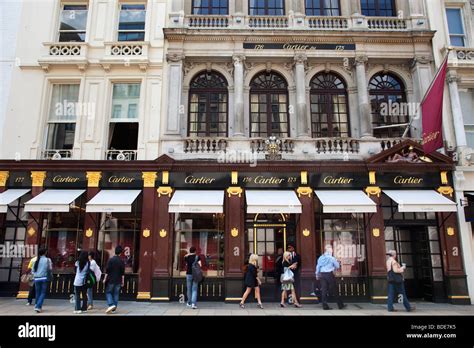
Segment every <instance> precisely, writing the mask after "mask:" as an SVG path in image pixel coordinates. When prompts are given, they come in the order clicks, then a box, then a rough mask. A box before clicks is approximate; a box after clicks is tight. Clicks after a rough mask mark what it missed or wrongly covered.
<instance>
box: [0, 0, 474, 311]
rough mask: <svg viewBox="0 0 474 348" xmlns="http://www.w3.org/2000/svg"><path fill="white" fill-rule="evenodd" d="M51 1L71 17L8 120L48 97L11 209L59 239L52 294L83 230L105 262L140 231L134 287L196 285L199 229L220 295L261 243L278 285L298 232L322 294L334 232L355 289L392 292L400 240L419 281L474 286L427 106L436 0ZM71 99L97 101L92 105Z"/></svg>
mask: <svg viewBox="0 0 474 348" xmlns="http://www.w3.org/2000/svg"><path fill="white" fill-rule="evenodd" d="M35 6H40V5H35ZM41 6H43V7H41ZM41 6H40V7H41V8H40V9H38V8H36V9H33V10H34V11H32V12H31V13H30V15H31V16H33V13H34V14H35V15H36V13H37V11H40V10H42V11H43V13H44V14H46V13H48V16H50V17H51V13H54V14H55V16H57V18H61V19H62V20H61V25H59V28H60V29H57V28H58V27H57V26H56V29H53V28H49V29H50V30H49V31H48V30H47V28H42V29H41V30H45V32H46V31H48V32H49V36H48V35H45V37H48V38H49V39H48V40H49V42H47V43H45V44H44V49H43V52H37V55H36V56H33V58H32V59H31V65H29V66H24V67H21V70H18V71H16V72H15V73H16V74H17V76H16V78H15V80H14V85H13V87H12V90H13V92H12V93H14V95H15V96H17V95H18V93H19V90H20V88H21V89H22V90H24V89H25V88H31V89H32V90H31V91H28V95H30V93H31V94H32V96H31V98H29V101H30V103H24V102H23V99H21V98H20V97H18V98H17V99H13V100H12V101H11V102H10V103H11V104H10V105H11V107H10V110H11V111H10V114H9V115H8V116H7V125H6V127H5V129H6V130H8V129H14V125H18V124H22V123H25V122H24V121H26V117H27V116H26V115H27V114H26V113H25V112H26V109H28V110H31V108H32V106H34V105H36V106H37V108H36V107H33V109H34V110H35V113H36V114H37V115H36V116H35V117H30V118H29V119H28V120H29V121H30V122H29V123H30V124H31V123H32V122H33V120H35V121H34V122H36V123H35V124H36V127H34V129H33V130H25V133H26V134H24V133H23V130H22V132H21V134H18V132H16V133H15V132H8V131H6V132H5V134H6V138H5V139H6V140H5V141H4V146H3V151H4V154H3V157H4V158H5V159H4V160H2V161H0V171H1V173H2V177H1V178H2V180H0V187H2V191H3V193H2V199H3V200H2V202H3V205H2V206H1V207H2V208H3V211H4V212H5V213H6V214H3V215H0V216H2V219H3V226H4V240H5V241H7V240H9V241H13V242H14V241H17V240H24V241H25V243H26V244H36V245H37V244H46V245H47V246H48V249H49V252H50V254H51V257H52V258H53V262H54V265H55V278H54V281H53V282H52V284H51V288H50V292H51V295H53V296H67V295H68V294H69V293H70V291H71V290H70V287H71V280H72V277H73V274H72V270H71V268H72V264H73V261H74V259H75V257H76V254H75V253H76V251H77V250H78V249H87V250H89V249H92V250H97V251H98V254H99V255H98V259H99V260H100V262H101V264H104V263H105V262H106V261H107V259H108V257H109V256H110V254H111V252H112V250H113V248H114V247H115V246H116V245H118V244H121V245H123V246H124V247H125V253H124V255H123V258H124V261H125V262H126V273H127V275H126V285H125V287H124V289H123V293H124V294H125V295H128V296H130V297H131V298H136V299H139V300H152V301H174V300H179V299H182V298H183V296H184V294H185V287H186V282H185V267H184V262H183V257H184V255H185V254H186V252H187V250H188V249H189V247H190V246H192V245H194V246H196V247H197V249H198V252H199V253H200V254H201V255H202V257H203V258H204V259H205V261H206V262H205V264H206V267H205V270H206V278H205V281H204V282H203V283H202V284H201V285H200V290H199V294H200V296H201V298H202V299H206V300H217V301H230V302H232V301H238V300H239V298H240V296H241V294H242V290H243V281H242V279H243V265H244V264H245V261H246V258H247V257H248V255H249V253H255V254H257V255H258V256H259V266H260V269H259V272H260V274H259V275H260V277H261V278H262V281H263V286H262V287H263V289H262V293H263V294H264V298H265V299H267V300H275V299H276V298H277V297H278V295H277V293H278V288H277V274H276V273H275V261H276V258H277V257H278V255H279V254H280V253H281V252H282V251H283V250H286V247H287V246H288V245H289V244H293V245H294V246H296V250H297V252H298V253H299V254H300V256H301V264H300V274H301V286H300V287H299V295H300V296H301V299H302V300H303V301H308V302H312V301H314V300H316V296H315V293H316V287H317V284H316V281H315V277H314V270H315V263H316V259H317V257H318V256H319V255H321V253H322V251H323V250H324V246H325V245H327V244H331V245H333V247H334V250H335V252H336V256H337V257H338V258H339V259H340V260H341V261H342V268H341V270H340V271H338V273H337V276H338V289H339V292H340V294H341V295H342V296H344V297H345V298H346V300H348V301H372V302H383V301H385V300H386V298H387V297H386V296H387V295H386V269H385V261H386V255H385V253H386V250H388V249H396V250H397V251H398V253H399V255H400V258H401V261H402V262H404V263H406V264H407V267H408V272H407V274H406V280H407V288H408V296H409V297H412V298H417V299H425V300H427V301H435V302H451V303H470V298H469V295H468V288H467V278H466V268H465V266H464V262H463V248H462V247H461V241H463V242H464V240H463V237H462V236H461V234H460V233H459V228H460V227H459V225H458V213H459V212H458V208H457V206H456V202H455V197H454V195H453V191H454V190H453V185H454V181H453V180H454V179H453V172H454V171H455V168H456V167H455V162H454V161H453V158H451V157H450V156H446V155H442V154H438V153H435V154H432V155H425V154H424V153H423V151H422V147H421V145H420V144H419V139H420V138H421V121H420V119H419V118H416V117H415V118H413V117H412V116H414V114H415V113H416V112H415V111H413V110H414V108H413V105H416V103H419V102H420V101H421V99H422V98H423V95H424V94H425V91H426V90H427V89H428V88H429V84H430V81H431V80H432V79H433V77H434V72H435V68H436V65H435V64H434V63H433V61H434V55H433V37H434V34H435V32H434V31H433V30H432V27H431V25H432V24H431V23H430V19H429V11H428V7H427V5H426V4H425V2H424V1H422V0H414V1H410V2H406V1H399V0H394V1H365V0H346V1H344V0H341V1H338V0H335V1H318V0H314V1H302V0H301V1H300V0H276V1H267V0H263V1H260V0H259V1H257V0H255V1H254V0H249V1H237V0H219V1H212V2H211V1H198V0H194V1H192V0H184V1H183V0H177V1H176V0H174V1H168V2H164V1H158V0H149V1H148V2H146V3H143V2H135V1H130V2H103V1H100V0H97V1H93V0H91V1H89V2H85V3H84V4H81V5H78V4H77V3H76V2H75V3H74V6H75V7H74V8H71V7H67V6H73V5H69V4H67V3H60V2H51V4H50V5H49V7H47V6H45V5H41ZM76 6H79V7H76ZM81 6H82V7H81ZM84 6H86V8H87V10H85V9H84ZM70 11H74V14H75V16H76V17H75V18H73V19H74V20H73V21H69V19H71V18H70V17H71V12H70ZM84 11H87V12H88V13H87V16H86V15H85V14H84ZM77 12H79V19H78V18H77V15H78V13H77ZM81 16H82V17H87V20H84V19H82V20H81ZM73 17H74V16H73ZM103 18H107V20H101V19H103ZM24 20H27V18H25V19H24ZM56 22H57V21H56ZM143 22H145V23H143ZM51 23H54V20H51ZM45 27H46V26H45ZM71 27H73V28H74V29H71ZM84 27H85V28H86V29H84ZM61 28H62V29H61ZM39 32H41V31H38V30H35V35H39ZM29 34H30V35H32V33H29ZM25 35H26V33H25ZM58 35H59V36H58ZM20 37H22V36H21V33H20ZM82 37H84V43H82V42H81V41H80V40H82ZM158 38H159V39H158ZM132 39H133V40H134V41H130V40H132ZM29 40H30V41H31V38H29ZM43 40H45V39H42V41H43ZM71 40H72V41H73V43H71V42H70V41H71ZM30 41H28V39H27V38H25V40H24V41H23V42H30ZM45 41H46V40H45ZM58 41H59V42H58ZM78 41H79V42H78ZM64 42H66V43H64ZM27 48H28V47H27V45H25V46H24V47H23V49H24V50H25V51H24V52H25V54H28V55H30V56H31V52H32V50H31V49H29V50H28V53H26V52H27V51H26V50H27ZM33 51H34V50H33ZM20 52H21V49H20ZM63 52H75V53H67V54H66V53H63ZM27 81H28V83H26V82H27ZM74 82H76V83H74ZM15 84H16V85H15ZM56 85H59V87H56ZM15 86H16V90H17V92H15ZM38 91H41V93H39V92H38ZM33 92H34V93H33ZM33 94H34V95H33ZM71 101H72V102H73V104H78V105H82V104H81V102H82V101H86V102H85V105H84V107H83V109H86V112H85V116H86V117H82V118H80V117H78V116H77V114H75V113H71V112H69V109H68V108H67V106H68V105H69V102H71ZM92 105H94V106H95V108H93V112H90V111H89V110H88V109H89V108H91V106H92ZM53 106H54V110H53ZM410 108H411V109H410ZM81 111H82V110H81ZM412 118H413V121H411V119H412ZM28 132H32V134H29V135H30V136H28ZM19 137H21V138H22V139H28V140H24V141H19V140H18V138H19ZM32 139H34V140H32ZM136 139H137V140H136ZM135 140H136V143H137V146H136V148H133V145H135ZM11 144H15V146H17V148H13V147H12V146H11ZM7 145H8V146H7ZM16 152H18V153H19V154H20V155H18V154H16ZM446 153H447V154H449V153H448V152H446ZM15 157H16V158H17V161H14V160H12V159H14V158H15ZM18 157H19V158H18ZM23 158H25V159H23ZM7 232H8V238H7ZM453 250H457V252H452V251H453ZM27 261H28V260H27V259H24V260H23V261H21V260H20V261H17V270H18V272H20V270H19V267H20V266H21V267H22V269H23V271H24V269H25V265H26V262H27ZM14 268H15V267H14V265H13V264H11V265H7V266H5V267H4V269H5V270H7V271H4V272H5V273H6V272H8V274H9V277H10V278H9V279H8V280H7V281H5V282H4V284H5V287H4V292H8V291H10V293H16V294H17V296H18V297H20V298H21V297H24V296H25V291H26V289H25V286H24V284H19V285H18V283H16V284H15V282H14V279H12V274H14V272H12V270H13V269H14ZM18 274H19V273H16V274H14V276H13V278H15V277H17V276H18ZM7 282H8V284H7ZM7 290H8V291H7ZM97 291H98V293H99V294H100V293H102V292H103V289H102V288H99V289H97Z"/></svg>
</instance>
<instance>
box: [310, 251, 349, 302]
mask: <svg viewBox="0 0 474 348" xmlns="http://www.w3.org/2000/svg"><path fill="white" fill-rule="evenodd" d="M325 250H326V252H325V253H324V254H323V255H321V256H320V257H319V259H318V263H317V264H316V279H317V280H320V281H321V297H322V302H323V309H324V310H330V309H332V308H331V307H329V306H328V292H329V295H331V296H334V297H335V298H336V302H337V306H338V307H339V309H344V308H345V307H346V305H345V304H344V303H343V302H342V300H341V298H340V297H339V294H338V292H337V290H336V277H335V276H334V271H335V270H337V269H339V268H340V265H339V262H337V260H336V258H335V257H334V256H332V254H333V249H332V246H331V245H326V248H325Z"/></svg>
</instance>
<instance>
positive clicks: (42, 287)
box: [33, 248, 53, 313]
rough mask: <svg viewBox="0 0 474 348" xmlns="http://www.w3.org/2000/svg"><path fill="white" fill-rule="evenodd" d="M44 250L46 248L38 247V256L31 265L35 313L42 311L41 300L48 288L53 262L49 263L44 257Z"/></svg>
mask: <svg viewBox="0 0 474 348" xmlns="http://www.w3.org/2000/svg"><path fill="white" fill-rule="evenodd" d="M46 251H47V250H46V248H40V249H39V250H38V258H37V259H36V261H35V264H34V266H33V275H34V277H35V278H34V279H35V280H34V281H35V291H36V304H35V312H36V313H41V311H42V308H43V302H44V299H45V298H46V292H47V290H48V282H49V281H50V280H51V278H52V272H53V264H52V263H51V259H49V258H48V257H46Z"/></svg>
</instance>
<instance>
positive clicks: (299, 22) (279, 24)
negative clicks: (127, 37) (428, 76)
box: [169, 13, 428, 31]
mask: <svg viewBox="0 0 474 348" xmlns="http://www.w3.org/2000/svg"><path fill="white" fill-rule="evenodd" d="M169 16H170V19H171V21H170V27H171V28H176V27H185V28H190V29H219V28H220V29H222V28H226V29H271V30H274V29H290V30H343V31H344V30H367V31H409V30H427V29H428V24H427V20H426V19H424V18H399V17H366V16H360V15H354V16H351V17H344V16H338V17H330V16H305V15H301V14H293V13H290V14H289V15H287V16H248V15H240V14H235V15H209V16H206V15H186V16H182V14H178V13H171V14H170V15H169Z"/></svg>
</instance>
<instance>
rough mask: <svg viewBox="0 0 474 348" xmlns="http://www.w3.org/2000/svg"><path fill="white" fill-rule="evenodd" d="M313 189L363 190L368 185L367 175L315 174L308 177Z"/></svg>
mask: <svg viewBox="0 0 474 348" xmlns="http://www.w3.org/2000/svg"><path fill="white" fill-rule="evenodd" d="M310 183H311V187H314V188H316V189H317V188H319V187H323V188H331V189H338V188H364V187H367V186H368V185H369V179H368V174H367V173H317V174H312V175H310Z"/></svg>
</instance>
